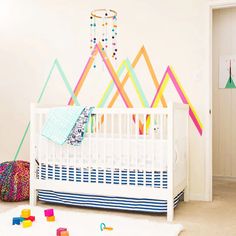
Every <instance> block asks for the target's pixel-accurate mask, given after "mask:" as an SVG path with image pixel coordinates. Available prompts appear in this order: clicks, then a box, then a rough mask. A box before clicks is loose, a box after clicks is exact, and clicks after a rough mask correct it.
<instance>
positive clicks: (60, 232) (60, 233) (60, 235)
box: [57, 228, 69, 236]
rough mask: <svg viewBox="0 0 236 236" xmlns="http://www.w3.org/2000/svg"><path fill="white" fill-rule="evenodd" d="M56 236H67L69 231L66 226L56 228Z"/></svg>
mask: <svg viewBox="0 0 236 236" xmlns="http://www.w3.org/2000/svg"><path fill="white" fill-rule="evenodd" d="M57 236H69V232H68V231H67V228H58V229H57Z"/></svg>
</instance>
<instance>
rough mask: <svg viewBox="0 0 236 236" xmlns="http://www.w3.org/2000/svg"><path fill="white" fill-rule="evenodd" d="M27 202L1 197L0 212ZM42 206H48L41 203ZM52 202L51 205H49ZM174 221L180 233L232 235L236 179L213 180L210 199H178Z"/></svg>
mask: <svg viewBox="0 0 236 236" xmlns="http://www.w3.org/2000/svg"><path fill="white" fill-rule="evenodd" d="M27 203H28V202H20V203H6V202H1V201H0V212H2V211H5V210H8V209H11V208H13V207H15V206H18V205H19V204H27ZM39 205H41V206H48V205H47V204H44V203H40V204H39ZM50 206H52V205H50ZM53 207H54V208H58V209H61V210H65V211H66V210H68V208H69V209H70V210H71V209H73V210H75V211H80V212H87V211H94V212H96V213H104V212H106V213H107V212H109V214H110V215H111V217H112V215H120V216H126V217H130V218H136V219H143V218H145V219H149V220H151V221H156V222H165V221H166V217H165V216H163V215H149V214H134V213H127V212H118V211H107V210H94V209H88V208H75V207H66V206H60V205H54V206H53ZM174 223H181V224H182V225H183V226H184V228H185V230H184V231H183V232H182V233H181V236H185V235H186V236H200V235H207V236H211V235H212V236H218V235H219V236H231V235H232V236H233V235H236V182H226V181H219V180H217V181H214V200H213V202H196V201H194V202H188V203H185V202H181V203H180V204H179V206H178V207H177V208H176V210H175V220H174Z"/></svg>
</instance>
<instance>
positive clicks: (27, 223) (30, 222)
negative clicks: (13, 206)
mask: <svg viewBox="0 0 236 236" xmlns="http://www.w3.org/2000/svg"><path fill="white" fill-rule="evenodd" d="M22 226H23V228H28V227H30V226H32V221H31V220H24V221H23V222H22Z"/></svg>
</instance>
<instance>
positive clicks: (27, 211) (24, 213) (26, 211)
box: [21, 209, 31, 218]
mask: <svg viewBox="0 0 236 236" xmlns="http://www.w3.org/2000/svg"><path fill="white" fill-rule="evenodd" d="M30 215H31V212H30V209H23V210H22V211H21V217H23V218H28V217H29V216H30Z"/></svg>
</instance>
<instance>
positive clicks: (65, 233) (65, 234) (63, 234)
mask: <svg viewBox="0 0 236 236" xmlns="http://www.w3.org/2000/svg"><path fill="white" fill-rule="evenodd" d="M60 236H69V231H62V232H61V234H60Z"/></svg>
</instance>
